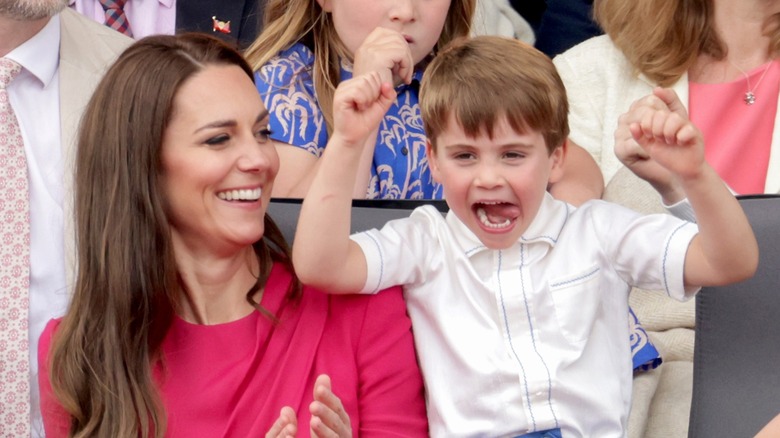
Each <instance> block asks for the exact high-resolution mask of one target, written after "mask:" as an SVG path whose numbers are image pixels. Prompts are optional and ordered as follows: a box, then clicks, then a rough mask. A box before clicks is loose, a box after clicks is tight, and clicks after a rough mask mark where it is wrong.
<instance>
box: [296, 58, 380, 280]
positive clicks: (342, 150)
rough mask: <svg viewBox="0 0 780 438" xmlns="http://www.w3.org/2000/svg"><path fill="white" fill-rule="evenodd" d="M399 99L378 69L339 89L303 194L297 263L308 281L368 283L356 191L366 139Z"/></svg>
mask: <svg viewBox="0 0 780 438" xmlns="http://www.w3.org/2000/svg"><path fill="white" fill-rule="evenodd" d="M394 99H395V93H394V91H393V88H392V85H390V83H387V82H384V83H383V82H382V80H381V78H380V75H379V74H378V73H377V72H370V73H368V74H365V75H361V76H357V77H355V78H353V79H351V80H349V81H345V82H342V83H341V84H340V85H339V87H338V89H337V90H336V95H335V96H334V100H333V116H334V132H333V135H332V136H331V137H330V140H329V141H328V145H327V147H326V148H325V152H324V153H323V154H322V157H321V158H320V160H319V161H320V162H319V163H318V164H319V166H318V169H317V172H316V174H315V176H314V179H313V181H312V185H311V187H310V188H309V191H308V192H307V194H306V197H305V198H304V201H303V206H302V207H301V214H300V218H299V219H298V228H297V230H296V234H295V242H294V244H293V264H294V265H295V270H296V273H297V274H298V276H299V277H300V279H301V281H303V282H304V283H305V284H309V285H312V286H316V287H319V288H322V289H325V290H327V291H328V292H335V293H350V292H357V291H358V290H360V289H361V288H362V287H363V286H364V284H365V281H366V276H367V272H366V270H367V267H366V260H365V256H364V255H363V251H362V250H361V249H360V247H359V246H358V245H357V244H356V243H354V242H353V241H352V240H350V239H349V232H350V213H351V208H352V190H353V187H354V185H355V180H356V178H357V172H358V164H359V163H360V157H361V153H362V152H363V151H362V149H363V147H364V145H365V144H366V138H367V136H369V135H371V134H372V133H375V132H376V127H377V126H378V125H379V122H380V121H381V120H382V118H383V117H384V114H385V112H386V111H387V109H388V108H389V107H390V105H391V104H392V102H393V100H394Z"/></svg>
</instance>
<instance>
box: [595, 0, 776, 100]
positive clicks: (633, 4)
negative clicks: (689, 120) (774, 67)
mask: <svg viewBox="0 0 780 438" xmlns="http://www.w3.org/2000/svg"><path fill="white" fill-rule="evenodd" d="M593 11H594V17H595V19H596V22H597V23H598V24H599V25H600V26H601V28H602V29H603V30H604V32H605V33H607V34H608V35H609V36H610V38H612V41H613V42H614V43H615V46H617V48H618V49H620V51H621V52H623V54H624V55H625V56H626V58H628V60H629V62H630V63H631V65H633V66H634V68H636V69H637V71H639V72H640V73H643V74H644V75H645V76H647V77H648V78H650V79H651V80H653V81H655V82H657V83H658V84H660V85H662V86H669V85H672V84H674V83H675V82H676V81H677V80H678V79H679V78H680V77H681V76H682V75H683V74H685V72H687V71H688V70H689V69H690V67H691V66H692V65H693V63H694V62H695V61H696V58H697V57H698V56H699V55H701V54H706V55H710V56H712V57H713V58H715V59H723V58H724V57H725V56H726V48H725V47H724V45H723V43H722V41H721V40H720V38H719V37H718V34H717V32H716V30H715V28H714V24H713V6H712V0H632V1H626V0H595V2H594V5H593ZM648 17H652V19H649V18H648ZM764 32H765V33H766V34H767V35H769V36H770V38H771V43H770V48H769V53H770V54H771V55H773V56H776V55H777V54H779V53H780V14H775V15H773V16H771V17H769V19H768V20H767V22H766V23H765V25H764Z"/></svg>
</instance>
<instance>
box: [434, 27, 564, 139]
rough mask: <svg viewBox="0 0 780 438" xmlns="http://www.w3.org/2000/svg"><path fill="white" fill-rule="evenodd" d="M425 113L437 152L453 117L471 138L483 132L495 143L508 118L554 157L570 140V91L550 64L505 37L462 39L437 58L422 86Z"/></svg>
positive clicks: (539, 54) (511, 124) (531, 50)
mask: <svg viewBox="0 0 780 438" xmlns="http://www.w3.org/2000/svg"><path fill="white" fill-rule="evenodd" d="M420 111H421V112H422V119H423V124H424V126H425V133H426V136H427V137H428V139H429V140H430V142H431V145H432V147H433V149H434V150H435V149H436V138H437V137H438V136H439V135H440V134H441V133H442V132H443V131H444V130H445V129H446V128H447V124H448V122H449V118H450V115H451V114H452V115H454V117H455V120H456V121H457V122H458V123H459V124H460V125H461V127H462V128H463V130H464V131H465V132H466V134H468V135H470V136H477V135H478V134H479V133H480V132H482V130H483V129H484V130H485V132H487V134H488V136H490V137H492V136H493V128H494V126H495V124H496V122H497V121H498V120H499V119H500V118H501V117H504V116H506V118H507V121H508V122H509V125H510V126H511V127H512V129H514V130H515V131H516V132H518V133H525V132H527V131H528V130H529V129H530V130H534V131H538V132H540V133H541V134H542V136H543V137H544V140H545V143H546V144H547V150H548V152H549V153H552V152H553V151H554V150H555V148H557V147H559V146H561V145H563V143H564V141H565V140H566V137H567V136H568V135H569V123H568V113H569V104H568V102H567V100H566V89H565V88H564V86H563V82H562V81H561V78H560V76H558V72H557V71H556V69H555V66H554V65H553V63H552V61H550V58H548V57H547V56H546V55H544V54H543V53H542V52H540V51H538V50H536V49H534V48H533V47H531V46H529V45H527V44H525V43H523V42H520V41H518V40H514V39H509V38H503V37H496V36H480V37H475V38H470V39H469V38H461V39H457V40H455V41H453V42H452V43H451V44H450V45H448V46H447V47H446V48H444V50H442V51H441V52H440V53H439V54H438V55H436V57H435V58H434V59H433V61H432V62H431V64H430V65H429V66H428V68H427V69H426V70H425V75H424V76H423V80H422V84H421V86H420Z"/></svg>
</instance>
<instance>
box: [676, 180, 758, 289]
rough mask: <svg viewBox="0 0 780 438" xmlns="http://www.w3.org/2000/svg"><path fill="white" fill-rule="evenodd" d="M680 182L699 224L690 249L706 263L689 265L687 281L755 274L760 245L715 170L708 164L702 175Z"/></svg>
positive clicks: (712, 281)
mask: <svg viewBox="0 0 780 438" xmlns="http://www.w3.org/2000/svg"><path fill="white" fill-rule="evenodd" d="M680 182H681V185H682V188H683V190H684V191H685V194H686V196H687V197H688V200H689V201H690V203H691V206H692V207H693V210H694V212H695V213H696V218H697V222H698V225H699V235H698V237H697V238H696V239H695V240H694V242H693V243H692V248H691V249H690V250H689V251H699V252H700V254H701V260H702V262H703V263H702V265H703V266H701V269H688V268H687V267H686V283H688V284H692V285H697V286H698V285H701V286H706V285H717V284H724V283H730V282H736V281H740V280H744V279H746V278H749V277H750V276H751V275H753V273H754V272H755V270H756V267H757V265H758V244H757V243H756V239H755V236H754V235H753V231H752V228H751V226H750V223H749V222H748V220H747V217H746V216H745V213H744V211H743V210H742V207H741V206H740V205H739V202H738V201H737V199H736V198H735V197H734V195H732V194H731V192H730V191H729V189H728V187H726V185H725V184H724V183H723V181H722V180H721V179H720V177H718V175H717V174H716V173H715V170H713V169H712V167H710V166H709V165H705V166H704V168H703V170H702V172H701V174H700V175H698V176H696V177H693V178H688V179H680ZM687 260H690V259H687Z"/></svg>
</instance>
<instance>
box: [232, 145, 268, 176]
mask: <svg viewBox="0 0 780 438" xmlns="http://www.w3.org/2000/svg"><path fill="white" fill-rule="evenodd" d="M275 157H276V149H275V148H274V145H273V143H272V142H270V141H269V142H268V143H264V144H259V143H258V142H257V141H255V140H254V139H252V140H248V141H246V142H245V144H243V145H242V146H241V152H240V156H239V157H238V160H237V165H238V168H239V170H241V171H243V172H262V171H265V170H268V169H269V167H271V166H272V163H273V162H274V161H275Z"/></svg>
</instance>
